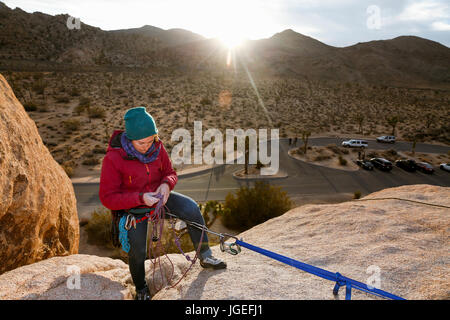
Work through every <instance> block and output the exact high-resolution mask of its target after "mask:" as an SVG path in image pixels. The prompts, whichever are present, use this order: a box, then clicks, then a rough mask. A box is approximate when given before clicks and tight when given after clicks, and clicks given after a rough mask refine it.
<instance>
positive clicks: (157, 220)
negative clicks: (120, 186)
mask: <svg viewBox="0 0 450 320" xmlns="http://www.w3.org/2000/svg"><path fill="white" fill-rule="evenodd" d="M156 197H157V198H159V199H160V200H161V199H162V195H161V194H158V195H156ZM161 204H162V201H158V203H157V206H156V208H152V209H154V211H153V210H151V211H150V212H148V211H149V209H148V208H143V209H145V210H146V211H147V212H146V214H145V216H144V217H142V218H140V219H137V220H136V218H135V217H134V216H133V215H132V214H130V213H129V214H128V215H124V216H122V217H121V219H120V222H119V230H120V233H119V239H120V241H121V243H122V249H123V250H124V251H125V252H128V251H129V250H130V245H129V243H128V242H127V241H128V234H127V232H128V230H130V229H131V228H136V224H137V223H140V222H142V221H144V220H145V219H150V220H151V221H152V222H153V226H154V227H153V230H152V234H151V237H152V239H153V241H154V242H155V241H156V242H157V243H156V249H157V251H156V252H153V249H152V246H150V256H154V257H157V258H156V259H155V261H152V260H150V261H151V262H152V263H153V266H154V268H153V279H154V273H155V266H156V264H158V265H159V266H160V272H161V277H162V278H165V275H164V274H163V270H162V268H161V262H160V257H161V255H165V256H166V258H167V259H168V260H169V262H170V263H171V265H172V273H171V276H170V277H168V279H169V283H170V282H171V280H172V277H173V273H174V267H173V263H172V262H171V261H170V258H169V257H168V256H167V254H166V253H165V252H163V249H162V244H161V235H162V231H163V225H164V220H165V215H167V216H168V217H169V218H171V219H172V221H171V224H172V228H171V229H172V230H173V232H174V238H175V244H176V246H177V248H178V249H179V250H180V252H181V253H182V255H183V256H184V257H185V258H186V260H188V261H190V262H191V265H190V266H189V268H187V270H185V271H184V272H183V275H182V276H181V277H180V279H179V280H178V281H177V282H176V283H175V284H174V285H171V286H170V287H169V288H174V287H175V286H176V285H177V284H178V283H180V281H181V280H182V279H183V278H184V277H185V276H186V274H187V272H188V271H189V270H190V269H191V268H192V266H193V265H194V264H195V262H196V260H197V258H198V256H199V255H200V248H201V244H202V242H203V237H204V234H205V233H211V234H214V235H216V236H218V237H219V239H220V250H221V251H222V252H227V253H229V254H231V255H237V254H239V253H240V252H241V247H244V248H247V249H249V250H252V251H254V252H257V253H260V254H262V255H265V256H267V257H269V258H272V259H275V260H277V261H280V262H282V263H285V264H287V265H290V266H292V267H295V268H297V269H300V270H302V271H305V272H308V273H310V274H313V275H315V276H318V277H321V278H323V279H326V280H330V281H333V282H335V286H334V288H333V294H334V295H335V296H336V295H338V294H339V289H340V288H341V287H345V299H346V300H351V290H352V288H354V289H357V290H360V291H363V292H366V293H369V294H372V295H375V296H378V297H382V298H387V299H392V300H405V299H404V298H402V297H399V296H397V295H394V294H392V293H389V292H386V291H383V290H381V289H378V288H374V287H371V286H369V285H367V284H364V283H362V282H359V281H356V280H353V279H351V278H348V277H345V276H343V275H341V274H340V273H339V272H336V273H333V272H331V271H328V270H325V269H322V268H318V267H315V266H313V265H310V264H307V263H304V262H301V261H297V260H294V259H292V258H288V257H286V256H283V255H280V254H277V253H275V252H272V251H269V250H266V249H263V248H260V247H257V246H254V245H251V244H249V243H246V242H244V241H243V240H242V238H241V239H238V238H237V237H236V236H233V235H230V234H227V233H218V232H214V231H211V230H209V229H208V227H206V226H205V225H202V224H200V223H197V222H193V221H188V220H184V219H181V218H179V217H178V216H176V215H174V214H172V213H170V211H169V210H168V208H167V207H166V206H163V205H161ZM166 210H167V211H166ZM152 211H153V213H151V212H152ZM175 219H180V220H182V221H184V222H185V223H186V225H189V226H192V227H195V228H197V229H200V230H201V231H202V235H201V238H200V242H199V244H198V247H197V250H196V253H195V257H194V259H191V258H190V257H189V256H188V255H186V254H185V253H184V252H183V250H182V249H181V245H180V242H179V240H180V239H179V237H178V236H177V235H176V233H175V227H174V220H175ZM158 225H159V235H160V236H159V237H158V236H157V235H156V232H157V231H158ZM225 238H231V239H234V242H225ZM155 239H156V240H155ZM154 283H155V281H153V282H152V284H153V285H154ZM162 285H163V284H162V283H161V288H158V289H157V291H159V290H161V289H162ZM169 288H167V289H169Z"/></svg>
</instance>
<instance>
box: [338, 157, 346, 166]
mask: <svg viewBox="0 0 450 320" xmlns="http://www.w3.org/2000/svg"><path fill="white" fill-rule="evenodd" d="M338 159H339V164H340V165H341V166H346V165H347V160H346V159H344V158H342V156H339V158H338Z"/></svg>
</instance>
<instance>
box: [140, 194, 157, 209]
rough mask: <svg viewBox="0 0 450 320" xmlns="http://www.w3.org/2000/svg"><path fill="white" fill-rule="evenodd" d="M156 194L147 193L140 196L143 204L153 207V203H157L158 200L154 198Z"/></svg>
mask: <svg viewBox="0 0 450 320" xmlns="http://www.w3.org/2000/svg"><path fill="white" fill-rule="evenodd" d="M156 193H157V192H147V193H144V195H143V196H142V200H144V202H145V204H146V205H147V206H149V207H151V206H153V205H154V204H155V203H157V202H158V201H159V199H158V198H156V197H154V195H155V194H156Z"/></svg>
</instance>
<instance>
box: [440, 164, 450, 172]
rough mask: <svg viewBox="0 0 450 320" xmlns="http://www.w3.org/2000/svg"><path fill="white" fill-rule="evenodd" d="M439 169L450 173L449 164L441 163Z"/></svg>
mask: <svg viewBox="0 0 450 320" xmlns="http://www.w3.org/2000/svg"><path fill="white" fill-rule="evenodd" d="M439 168H441V169H442V170H444V171H447V172H450V163H441V164H440V165H439Z"/></svg>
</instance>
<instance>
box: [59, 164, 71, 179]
mask: <svg viewBox="0 0 450 320" xmlns="http://www.w3.org/2000/svg"><path fill="white" fill-rule="evenodd" d="M61 167H62V168H63V169H64V171H65V172H66V174H67V176H68V177H69V178H70V177H72V176H73V167H72V166H70V165H69V164H66V163H63V164H61Z"/></svg>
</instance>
